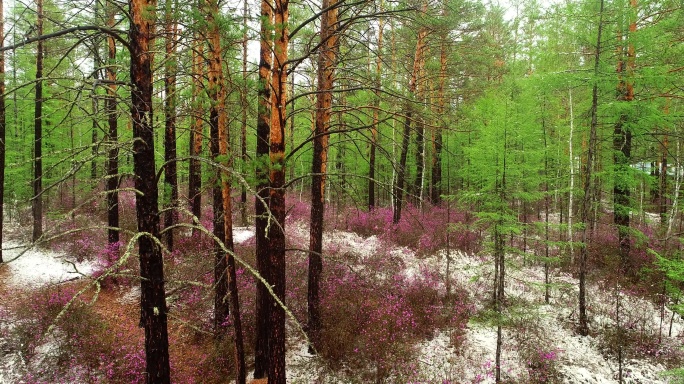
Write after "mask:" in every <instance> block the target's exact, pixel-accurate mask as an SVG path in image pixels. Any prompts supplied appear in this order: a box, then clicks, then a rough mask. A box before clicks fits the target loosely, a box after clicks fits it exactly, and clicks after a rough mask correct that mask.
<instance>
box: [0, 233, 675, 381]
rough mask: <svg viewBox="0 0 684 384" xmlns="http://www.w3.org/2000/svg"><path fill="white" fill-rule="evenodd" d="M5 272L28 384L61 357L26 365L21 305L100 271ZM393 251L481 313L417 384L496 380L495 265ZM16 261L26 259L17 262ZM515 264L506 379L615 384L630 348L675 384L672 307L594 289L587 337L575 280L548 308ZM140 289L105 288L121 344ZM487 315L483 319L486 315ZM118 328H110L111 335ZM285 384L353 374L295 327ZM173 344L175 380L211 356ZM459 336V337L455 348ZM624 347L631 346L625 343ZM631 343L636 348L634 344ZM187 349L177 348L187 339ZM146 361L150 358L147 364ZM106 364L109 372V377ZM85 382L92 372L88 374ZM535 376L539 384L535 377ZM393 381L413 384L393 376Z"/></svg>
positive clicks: (10, 347)
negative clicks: (459, 292)
mask: <svg viewBox="0 0 684 384" xmlns="http://www.w3.org/2000/svg"><path fill="white" fill-rule="evenodd" d="M306 230H307V229H306V226H305V225H304V224H301V223H300V224H298V225H290V226H288V231H289V232H291V234H292V235H293V236H295V237H296V236H305V235H306ZM252 236H253V229H250V228H240V229H237V230H236V233H235V237H236V243H238V244H239V243H242V242H245V241H248V240H250V238H251V237H252ZM324 243H325V244H324V248H327V249H329V248H331V247H333V248H335V249H336V250H337V252H338V253H339V254H354V255H355V256H356V259H355V260H357V263H358V264H357V265H354V266H351V267H352V268H363V261H364V259H366V258H368V257H372V255H373V254H375V253H376V251H377V249H378V248H379V247H387V244H386V243H384V242H381V241H379V240H378V238H377V237H376V236H370V237H366V238H364V237H362V236H359V235H357V234H356V233H351V232H345V231H331V232H328V233H326V235H325V239H324ZM3 246H4V248H5V253H4V255H5V259H6V260H7V261H9V262H8V263H6V264H4V265H1V266H0V281H1V282H2V283H0V297H2V298H3V300H2V303H0V314H2V316H1V318H2V322H1V323H0V354H1V355H2V356H1V358H0V383H8V384H13V383H28V382H40V381H31V380H27V379H26V377H27V373H28V377H30V376H31V375H30V373H31V372H30V371H31V370H32V369H37V366H39V365H40V362H41V358H40V355H41V354H50V353H53V352H54V348H55V346H54V345H51V341H50V339H49V338H46V339H45V341H44V345H42V346H38V347H37V348H36V349H35V351H34V352H35V355H34V356H33V357H32V358H31V359H30V360H28V359H27V358H26V357H25V356H24V355H23V354H22V353H21V350H22V348H21V347H23V346H17V345H14V343H17V342H18V341H17V339H16V337H15V336H13V332H12V328H13V327H14V326H15V325H16V324H14V323H13V319H16V316H15V313H14V312H15V311H17V310H18V308H17V305H20V303H25V301H22V299H26V298H27V297H31V296H32V295H34V294H36V292H37V291H38V290H40V289H41V288H43V287H45V286H73V289H76V290H78V289H81V288H83V287H85V286H86V285H88V284H89V281H90V279H88V278H87V277H88V276H89V274H90V273H91V272H92V271H93V269H94V268H95V266H94V265H93V262H89V261H83V262H77V261H76V260H75V259H73V258H71V257H69V255H65V254H60V253H55V252H51V251H45V250H36V249H24V250H23V251H22V248H20V247H19V244H18V243H15V242H13V241H9V242H7V243H5V244H3ZM388 252H389V254H390V255H392V256H393V257H395V258H396V262H397V263H400V265H401V268H402V270H403V273H404V274H405V275H406V276H409V277H410V276H413V275H416V274H418V273H420V271H424V270H430V271H435V272H437V273H439V274H440V275H442V276H446V273H447V264H449V270H450V275H451V278H452V284H453V285H454V286H459V287H461V288H463V289H465V291H466V292H467V295H468V297H469V299H470V301H471V302H472V303H473V304H474V307H475V313H476V315H474V316H472V317H471V319H470V321H468V323H467V326H466V327H465V329H464V330H463V332H462V334H458V335H456V334H455V333H454V331H451V330H448V329H441V330H436V331H435V332H434V333H433V334H432V335H430V336H429V337H426V338H425V339H424V340H423V341H422V342H418V343H417V344H416V345H415V346H414V348H416V350H417V355H416V356H417V361H416V364H415V368H414V372H413V374H412V375H411V379H410V382H411V383H440V384H443V383H449V384H451V383H493V382H494V365H495V364H494V361H495V360H494V359H495V351H496V340H497V333H496V327H495V326H494V325H493V324H492V322H491V321H489V320H488V319H487V317H486V316H485V315H483V313H485V312H486V311H485V310H484V309H485V307H486V303H487V302H488V300H489V295H490V291H491V289H490V285H491V281H492V279H491V276H493V266H492V264H491V262H490V260H489V258H486V257H480V256H477V255H468V254H465V253H462V252H451V253H450V255H448V256H447V254H446V252H445V251H440V252H437V253H435V254H433V255H427V256H424V257H417V256H416V254H415V253H414V252H413V251H412V250H409V249H407V248H403V247H392V249H390V250H388ZM17 256H19V257H17ZM524 259H525V258H524V257H522V256H520V255H517V256H511V257H509V260H508V263H507V276H506V297H507V299H506V300H507V302H508V303H509V316H508V318H509V322H508V323H507V325H506V326H505V327H504V330H503V345H504V347H503V355H502V363H501V368H502V375H503V378H504V379H505V380H507V381H508V382H517V383H525V382H563V383H570V384H582V383H586V384H591V383H617V382H618V361H617V354H616V351H618V350H619V349H620V348H623V349H624V350H623V353H624V356H626V357H625V361H624V363H623V375H624V382H625V383H633V384H637V383H639V384H649V383H653V384H655V383H668V382H669V381H668V379H667V378H666V377H665V376H663V372H664V371H666V364H665V362H664V361H663V358H666V357H667V356H671V355H672V354H673V353H676V352H673V350H677V349H679V348H681V346H682V342H683V341H684V321H682V319H681V318H680V317H679V316H678V315H673V313H672V312H671V311H670V310H669V309H667V308H665V307H662V308H661V307H658V306H657V305H655V304H654V303H652V302H651V301H649V300H646V299H644V298H641V297H639V296H638V295H636V294H630V293H628V292H624V291H623V290H618V289H617V287H601V286H598V285H597V284H593V285H591V286H590V287H589V294H588V299H589V308H590V311H591V329H592V332H591V334H590V335H589V336H586V337H582V336H578V335H577V333H576V332H575V328H576V322H577V313H576V308H577V289H578V288H577V287H578V282H577V280H576V279H575V278H574V277H573V276H572V275H570V274H567V273H563V272H559V271H552V275H551V281H552V285H551V290H550V300H549V303H548V304H547V303H545V300H544V289H543V282H544V268H543V266H541V265H538V264H533V263H529V262H528V261H526V260H524ZM618 291H620V293H619V298H620V302H621V312H622V320H621V322H622V324H623V327H622V328H621V330H620V332H621V333H616V332H618V331H617V329H616V327H615V321H614V318H615V308H616V304H615V303H616V298H617V297H618V296H617V292H618ZM94 294H95V292H94V291H93V290H88V291H87V292H86V293H85V294H84V296H85V297H86V298H87V299H91V298H93V295H94ZM138 295H139V290H138V289H137V288H136V287H135V285H134V284H133V285H121V286H118V287H115V288H111V289H103V290H101V291H100V292H99V293H98V297H97V300H95V301H94V304H93V308H94V310H95V311H96V312H97V313H99V314H100V315H101V316H102V317H103V318H104V319H106V320H105V321H106V322H107V323H109V326H110V327H114V328H113V329H115V331H113V332H114V333H115V334H116V338H117V339H118V340H120V341H121V342H123V343H135V342H140V340H141V335H140V334H141V333H142V332H141V331H140V330H139V328H137V313H138V303H139V296H138ZM478 313H479V314H480V315H477V314H478ZM110 329H112V328H110ZM289 329H290V334H291V335H292V336H291V337H290V339H289V341H288V360H287V362H288V382H290V383H317V382H321V383H323V382H326V383H345V382H349V376H348V375H347V374H342V373H340V372H336V371H334V370H330V369H329V368H326V365H325V364H323V363H322V361H321V360H319V359H318V358H316V357H314V356H311V355H310V354H308V352H307V348H306V344H305V342H304V341H303V338H302V337H301V336H299V335H298V333H297V331H296V328H295V327H294V324H293V323H292V322H291V321H290V323H289ZM169 332H170V334H171V335H173V337H174V340H176V342H175V344H174V345H172V351H171V354H172V362H173V364H174V366H175V367H176V372H181V374H180V375H181V376H183V377H185V376H187V375H183V374H182V371H183V370H193V369H197V367H199V366H201V364H202V361H201V360H202V359H203V357H202V355H201V353H199V352H193V351H194V350H193V348H192V345H193V344H194V343H196V342H197V337H198V336H197V333H194V332H188V328H187V327H186V326H184V324H183V323H182V322H174V321H173V320H172V321H171V322H170V328H169ZM454 337H459V338H460V342H459V346H458V348H457V347H455V346H454V342H453V340H454ZM621 340H622V341H621ZM627 340H629V343H628V342H627ZM179 341H180V342H179ZM139 357H140V358H141V356H139ZM110 368H111V366H109V368H108V367H107V366H102V367H101V369H102V370H106V369H110ZM79 377H83V375H79ZM90 377H91V378H93V379H92V380H93V382H107V380H106V379H104V377H105V375H104V374H103V373H102V372H95V373H94V374H93V375H91V376H90ZM530 378H533V379H534V380H532V379H530ZM385 382H390V383H394V382H397V383H399V382H407V381H406V379H404V378H393V377H392V376H391V374H390V375H389V376H388V377H387V378H386V379H385Z"/></svg>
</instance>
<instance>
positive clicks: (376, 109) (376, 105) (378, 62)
mask: <svg viewBox="0 0 684 384" xmlns="http://www.w3.org/2000/svg"><path fill="white" fill-rule="evenodd" d="M382 10H383V2H382V0H380V12H382ZM384 21H385V19H384V18H382V17H380V18H379V19H378V41H377V44H378V45H377V53H376V55H377V57H376V59H375V89H374V90H373V94H374V95H373V96H374V99H373V125H372V126H371V142H370V155H369V158H368V211H372V210H373V208H375V193H376V192H375V186H376V184H377V182H376V180H375V168H376V152H377V146H378V130H379V129H380V127H379V125H380V90H381V88H382V38H383V28H384V24H385V23H384Z"/></svg>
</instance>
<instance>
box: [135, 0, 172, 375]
mask: <svg viewBox="0 0 684 384" xmlns="http://www.w3.org/2000/svg"><path fill="white" fill-rule="evenodd" d="M155 6H156V3H155V1H154V0H131V2H130V3H129V8H130V9H129V14H130V17H131V25H130V31H129V36H130V50H131V68H130V71H131V82H132V86H131V99H132V102H131V120H132V126H133V138H134V142H133V172H134V173H135V176H136V177H135V188H136V190H137V191H138V193H137V194H136V204H135V208H136V217H137V222H138V232H139V233H140V234H141V236H140V237H139V239H138V249H139V254H140V277H141V279H140V310H141V313H140V315H141V316H140V320H141V323H142V325H143V327H144V328H145V362H146V371H147V380H146V381H147V382H148V383H170V382H171V378H170V367H169V339H168V331H167V313H166V294H165V291H164V260H163V257H162V252H161V248H160V247H159V245H158V243H157V242H158V241H159V240H158V239H159V205H158V204H159V201H158V193H159V190H158V186H157V177H156V168H155V160H154V130H153V126H152V122H153V119H152V56H151V51H150V48H151V47H150V42H151V40H152V33H153V27H154V17H155V15H154V12H153V11H151V10H154V9H155Z"/></svg>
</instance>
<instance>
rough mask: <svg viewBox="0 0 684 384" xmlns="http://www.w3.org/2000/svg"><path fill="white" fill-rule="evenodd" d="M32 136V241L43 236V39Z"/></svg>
mask: <svg viewBox="0 0 684 384" xmlns="http://www.w3.org/2000/svg"><path fill="white" fill-rule="evenodd" d="M36 6H37V11H36V12H37V16H36V33H37V34H38V36H41V35H42V34H43V0H37V3H36ZM33 122H34V138H33V145H34V147H33V159H34V160H33V199H32V200H31V208H32V212H33V241H38V240H39V239H40V238H41V236H43V196H42V193H43V40H38V45H37V47H36V98H35V110H34V119H33Z"/></svg>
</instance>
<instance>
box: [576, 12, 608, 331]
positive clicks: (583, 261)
mask: <svg viewBox="0 0 684 384" xmlns="http://www.w3.org/2000/svg"><path fill="white" fill-rule="evenodd" d="M602 32H603V0H601V1H600V8H599V23H598V32H597V37H596V50H595V51H594V79H593V82H594V86H593V89H592V93H591V112H590V113H591V124H590V127H589V129H590V132H589V148H588V151H587V161H586V165H585V169H584V185H583V188H584V195H583V197H582V207H581V220H582V223H584V226H583V228H582V243H583V244H584V245H583V246H582V247H581V251H580V260H579V328H578V333H579V334H580V335H582V336H586V335H588V334H589V323H588V320H587V288H586V285H587V284H586V279H587V257H588V249H587V245H588V228H587V223H588V222H589V220H590V215H591V205H592V204H591V202H592V194H591V191H592V183H591V181H592V170H593V169H594V157H595V156H596V154H595V153H594V150H595V148H596V143H597V142H598V135H597V129H598V75H599V65H600V59H601V43H602V40H601V38H602V36H601V34H602Z"/></svg>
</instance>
